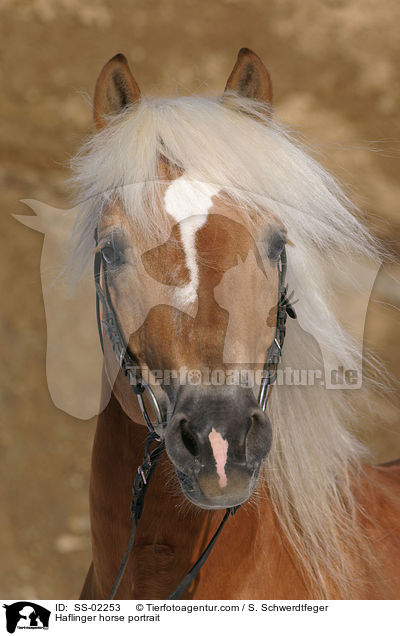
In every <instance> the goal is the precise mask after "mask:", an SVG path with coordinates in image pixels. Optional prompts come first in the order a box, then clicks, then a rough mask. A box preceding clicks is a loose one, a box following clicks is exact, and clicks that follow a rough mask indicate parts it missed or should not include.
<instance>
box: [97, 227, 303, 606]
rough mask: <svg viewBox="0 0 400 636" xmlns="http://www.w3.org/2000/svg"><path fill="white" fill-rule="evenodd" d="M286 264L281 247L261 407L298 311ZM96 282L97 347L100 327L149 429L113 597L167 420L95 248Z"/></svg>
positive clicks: (183, 586) (179, 591) (190, 576)
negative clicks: (287, 280) (123, 329)
mask: <svg viewBox="0 0 400 636" xmlns="http://www.w3.org/2000/svg"><path fill="white" fill-rule="evenodd" d="M94 238H95V242H96V248H97V247H98V231H97V227H96V230H95V233H94ZM102 262H103V281H104V291H103V289H102V287H101V284H100V279H101V269H102V268H101V265H102ZM286 269H287V259H286V251H285V248H283V250H282V252H281V255H280V259H279V261H278V273H279V284H278V305H277V315H276V327H275V334H274V340H273V342H272V344H271V346H270V347H269V349H268V351H267V357H266V361H265V364H264V369H263V377H262V382H261V386H260V391H259V395H258V403H259V405H260V408H261V409H262V410H263V411H265V409H266V407H267V403H268V399H269V396H270V392H271V387H272V385H273V383H274V382H275V380H276V376H277V371H278V364H279V360H280V357H281V354H282V347H283V342H284V339H285V335H286V320H287V317H288V316H290V317H291V318H296V312H295V311H294V309H293V307H292V305H291V304H290V301H289V299H288V297H287V285H286V284H285V278H286ZM94 283H95V286H96V317H97V328H98V332H99V339H100V344H101V350H102V352H103V354H104V342H103V330H102V327H103V328H104V331H105V332H106V334H107V336H108V338H109V340H110V343H111V346H112V349H113V351H114V354H115V357H116V359H117V361H118V363H119V366H120V368H121V370H122V371H123V373H124V375H125V376H126V377H127V378H128V380H129V384H130V387H131V389H132V391H133V393H134V394H135V395H136V397H137V399H138V403H139V406H140V410H141V412H142V415H143V418H144V420H145V422H146V425H147V427H148V429H149V435H148V437H147V440H146V448H145V454H144V458H143V462H142V464H141V465H140V466H139V467H138V469H137V474H136V477H135V481H134V483H133V487H132V502H131V519H132V532H131V535H130V538H129V541H128V545H127V548H126V550H125V553H124V556H123V558H122V562H121V565H120V568H119V571H118V574H117V576H116V578H115V581H114V584H113V586H112V589H111V592H110V595H109V597H108V598H109V600H112V599H113V598H114V596H115V594H116V592H117V590H118V587H119V584H120V582H121V580H122V577H123V575H124V572H125V569H126V566H127V564H128V559H129V556H130V553H131V551H132V548H133V544H134V540H135V534H136V528H137V524H138V521H139V519H140V517H141V514H142V510H143V505H144V497H145V494H146V491H147V488H148V486H149V482H150V479H151V476H152V474H153V472H154V469H155V467H156V464H157V462H158V460H159V458H160V456H161V454H162V452H163V450H164V446H165V444H164V440H163V439H162V437H161V435H160V433H159V432H158V431H162V430H163V429H164V428H165V427H166V425H167V423H166V422H165V421H164V417H163V413H162V410H161V408H160V405H159V404H158V401H157V398H156V396H155V395H154V392H153V390H152V389H151V387H150V386H149V385H148V384H147V382H146V381H145V380H144V379H143V376H142V373H141V368H140V362H139V360H138V358H137V357H136V355H135V354H133V353H131V352H130V351H129V350H128V345H127V344H126V343H125V341H124V338H123V336H122V332H121V329H120V326H119V323H118V318H117V315H116V313H115V310H114V307H113V304H112V300H111V296H110V291H109V287H108V280H107V266H106V263H105V261H103V259H102V254H101V251H100V250H98V249H97V250H96V252H95V257H94ZM100 303H101V305H102V309H103V319H101V315H100ZM144 393H147V396H148V398H149V400H150V402H151V405H152V408H153V411H154V415H155V420H154V421H152V419H151V416H150V415H149V413H148V411H147V408H146V405H145V402H144V400H143V394H144ZM154 442H156V447H155V449H154V450H152V446H153V444H154ZM239 507H240V506H234V507H232V508H227V509H226V512H225V515H224V517H223V519H222V521H221V523H220V525H219V526H218V528H217V530H216V532H215V534H214V535H213V537H212V539H211V540H210V542H209V544H208V545H207V547H206V548H205V550H204V551H203V552H202V554H201V555H200V557H199V559H198V560H197V561H196V563H195V564H194V565H193V566H192V568H191V569H190V570H189V572H188V573H187V574H186V576H185V577H184V578H183V579H182V581H181V582H180V583H179V585H178V586H177V587H176V588H175V590H174V591H173V592H172V594H171V595H170V596H169V597H168V600H171V599H179V598H180V597H181V595H182V594H183V592H184V591H185V590H186V589H187V588H188V587H189V585H190V583H191V581H192V580H193V579H194V578H195V577H196V576H197V574H198V572H199V570H200V568H201V567H202V565H203V564H204V563H205V561H206V559H207V558H208V556H209V554H210V552H211V550H212V548H213V547H214V544H215V542H216V540H217V538H218V536H219V534H220V533H221V531H222V528H223V526H224V525H225V523H226V521H227V520H228V518H229V516H230V515H231V514H235V512H236V511H237V510H238V508H239Z"/></svg>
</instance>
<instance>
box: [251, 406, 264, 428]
mask: <svg viewBox="0 0 400 636" xmlns="http://www.w3.org/2000/svg"><path fill="white" fill-rule="evenodd" d="M266 423H267V416H266V415H265V413H264V411H262V410H261V409H254V410H253V411H252V412H251V414H250V428H255V429H260V428H262V427H264V426H265V424H266Z"/></svg>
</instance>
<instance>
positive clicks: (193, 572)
mask: <svg viewBox="0 0 400 636" xmlns="http://www.w3.org/2000/svg"><path fill="white" fill-rule="evenodd" d="M239 507H240V506H235V507H234V508H227V509H226V512H225V514H224V518H223V519H222V521H221V523H220V524H219V526H218V528H217V530H216V532H215V534H214V536H213V538H212V539H211V541H210V543H209V544H208V546H207V547H206V549H205V550H204V552H203V553H202V554H201V556H200V557H199V558H198V559H197V561H196V563H195V564H194V566H193V567H192V568H190V570H189V572H188V573H187V574H186V576H185V577H184V578H183V579H182V581H181V582H180V583H179V585H178V586H177V587H176V588H175V589H174V591H173V592H172V594H170V595H169V596H168V597H167V599H166V600H167V601H176V600H178V599H179V598H181V596H182V594H183V593H184V592H185V591H186V590H187V588H188V587H189V585H190V584H191V582H192V581H193V579H194V578H195V577H196V576H197V575H198V573H199V572H200V568H202V567H203V565H204V563H205V562H206V561H207V559H208V557H209V556H210V552H211V550H212V549H213V547H214V545H215V542H216V540H217V539H218V537H219V535H220V534H221V531H222V528H223V527H224V525H225V524H226V522H227V521H228V518H229V516H230V515H234V514H235V512H236V510H237V509H238V508H239Z"/></svg>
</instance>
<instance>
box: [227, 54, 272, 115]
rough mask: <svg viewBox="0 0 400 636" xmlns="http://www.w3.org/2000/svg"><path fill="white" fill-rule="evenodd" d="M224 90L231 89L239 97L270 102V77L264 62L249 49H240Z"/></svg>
mask: <svg viewBox="0 0 400 636" xmlns="http://www.w3.org/2000/svg"><path fill="white" fill-rule="evenodd" d="M225 91H233V92H235V93H237V94H238V95H240V96H241V97H249V98H250V99H257V100H258V101H261V102H266V103H267V104H271V103H272V84H271V78H270V76H269V73H268V71H267V69H266V68H265V66H264V64H263V63H262V61H261V60H260V58H259V57H258V55H256V54H255V53H254V52H253V51H251V50H250V49H246V48H243V49H240V51H239V53H238V56H237V60H236V64H235V66H234V67H233V71H232V73H231V74H230V75H229V78H228V81H227V83H226V86H225Z"/></svg>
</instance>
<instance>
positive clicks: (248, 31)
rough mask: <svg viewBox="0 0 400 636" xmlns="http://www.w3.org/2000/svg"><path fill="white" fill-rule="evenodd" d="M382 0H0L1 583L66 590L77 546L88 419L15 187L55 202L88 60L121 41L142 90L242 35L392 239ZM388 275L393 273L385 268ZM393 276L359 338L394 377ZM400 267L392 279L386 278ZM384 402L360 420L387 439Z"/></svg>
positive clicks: (384, 455)
mask: <svg viewBox="0 0 400 636" xmlns="http://www.w3.org/2000/svg"><path fill="white" fill-rule="evenodd" d="M399 20H400V5H399V3H398V2H397V1H396V0H385V2H384V3H382V2H380V1H379V0H308V2H298V1H296V0H286V1H285V2H280V1H279V0H224V1H222V0H168V1H165V2H159V1H155V0H133V1H132V2H129V1H125V2H124V1H122V0H114V1H111V0H85V2H80V0H26V1H25V0H3V1H2V3H1V5H0V33H1V37H0V49H1V54H0V59H1V104H0V115H1V116H0V141H1V147H0V153H1V167H0V180H1V190H0V196H1V200H2V214H1V216H0V225H1V232H0V236H1V238H2V250H1V257H2V267H1V268H0V277H1V289H2V292H3V297H2V312H1V335H0V338H1V348H2V356H1V359H2V365H1V394H0V395H1V429H0V452H1V456H2V457H1V464H0V465H1V471H2V478H1V481H0V500H1V509H2V515H1V517H0V554H1V577H0V597H2V598H49V597H50V598H64V597H65V598H74V597H76V596H77V595H78V594H79V591H80V586H81V583H82V581H83V578H84V575H85V572H86V569H87V566H88V564H89V560H90V544H89V526H88V505H87V491H88V473H89V461H90V447H91V441H92V437H93V432H94V426H95V421H94V420H91V421H77V420H74V419H73V418H71V417H68V416H67V415H65V414H64V413H62V412H60V411H58V410H57V409H56V408H55V407H54V406H53V404H52V402H51V400H50V398H49V395H48V391H47V386H46V377H45V347H46V331H45V318H44V310H43V303H42V296H41V286H40V278H39V262H40V252H41V244H42V238H41V236H40V235H39V234H37V233H34V232H32V231H31V230H29V229H28V228H26V227H23V226H22V225H19V224H17V223H16V222H15V221H14V220H13V219H12V218H11V216H10V214H11V213H12V212H16V213H20V214H23V213H25V212H27V213H28V210H27V208H26V207H25V206H24V205H23V204H21V203H19V200H20V199H24V198H33V199H39V200H41V201H45V202H47V203H49V204H51V205H54V206H56V207H61V208H62V207H64V208H65V207H68V192H67V189H66V186H65V184H64V181H65V178H66V177H67V176H68V158H69V157H70V156H71V155H72V154H73V153H74V152H75V151H76V150H77V149H78V147H79V145H80V143H81V141H82V139H83V138H84V136H85V135H86V134H87V133H88V132H89V131H90V130H91V112H90V106H89V104H88V100H87V95H88V96H89V98H90V97H91V96H92V92H93V87H94V83H95V80H96V77H97V75H98V73H99V71H100V69H101V67H102V65H103V64H104V63H105V61H107V59H109V58H110V57H111V56H113V55H114V54H115V53H117V52H123V53H125V55H126V56H127V57H128V59H129V61H130V63H131V67H132V70H133V72H134V74H135V77H136V79H137V80H138V82H139V84H140V86H141V88H142V90H143V92H144V93H148V94H156V95H161V94H178V93H179V94H190V93H192V92H196V93H206V92H212V93H214V94H215V93H217V92H218V91H220V90H222V88H223V87H224V85H225V81H226V79H227V77H228V75H229V73H230V71H231V69H232V66H233V64H234V62H235V58H236V54H237V51H238V50H239V48H241V47H242V46H248V47H250V48H252V49H254V50H255V51H256V52H257V53H258V54H259V55H260V56H261V57H262V59H263V60H264V62H265V63H266V65H267V66H268V68H269V70H270V72H271V75H272V78H273V83H274V94H275V105H276V114H277V117H279V118H280V119H281V120H283V121H284V122H285V123H287V124H288V125H290V126H292V127H293V128H296V129H299V130H300V131H301V132H302V133H303V134H304V136H305V138H306V140H307V141H308V142H309V143H310V145H312V146H313V148H314V149H315V150H317V151H318V154H319V158H320V160H322V163H323V164H324V165H325V166H327V167H328V168H331V169H332V170H333V171H334V172H335V173H336V174H337V175H338V176H339V178H340V179H341V180H342V182H343V183H344V184H345V185H346V186H347V187H348V188H349V190H350V192H351V194H352V196H353V199H354V200H355V202H356V203H357V204H358V205H359V206H360V207H361V208H363V209H364V210H365V211H366V213H367V215H368V222H369V224H370V226H371V227H372V228H373V229H374V231H375V232H376V233H377V234H378V235H379V236H380V237H381V238H382V239H383V240H384V242H385V245H386V246H387V247H388V248H389V249H390V250H391V251H392V252H393V253H394V254H397V255H398V254H399V246H400V214H399V209H398V201H399V183H398V157H399V129H398V110H399V94H400V82H399V75H398V59H399V49H400V40H399V38H398V24H399ZM391 277H392V278H391ZM399 279H400V273H399V270H398V266H397V265H396V264H394V265H391V266H385V267H384V268H383V270H382V272H381V274H380V276H379V278H378V281H377V283H376V285H375V289H374V296H373V301H374V302H372V303H371V306H370V311H369V314H368V320H367V330H366V340H367V341H368V343H369V344H370V345H371V346H372V347H373V349H374V350H375V351H376V352H377V353H378V354H379V355H380V356H381V357H382V358H383V360H384V361H385V362H386V364H387V366H388V369H389V371H390V372H392V373H393V374H394V375H395V376H397V378H399V377H400V347H399V310H398V306H399V302H400V292H399V282H398V281H399ZM396 281H397V282H396ZM398 421H399V401H398V393H397V392H396V391H394V392H393V394H392V395H391V399H390V400H389V401H384V400H383V399H381V400H378V401H377V403H376V417H375V418H374V421H373V422H371V424H372V427H371V429H369V430H368V431H365V432H363V433H362V435H363V436H364V438H366V439H367V442H368V443H369V444H370V446H371V448H372V449H373V450H374V451H375V453H376V457H377V459H378V460H382V461H383V460H389V459H392V458H394V457H396V456H399V455H400V434H399V427H398Z"/></svg>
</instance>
